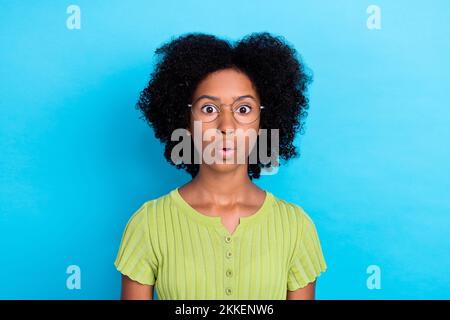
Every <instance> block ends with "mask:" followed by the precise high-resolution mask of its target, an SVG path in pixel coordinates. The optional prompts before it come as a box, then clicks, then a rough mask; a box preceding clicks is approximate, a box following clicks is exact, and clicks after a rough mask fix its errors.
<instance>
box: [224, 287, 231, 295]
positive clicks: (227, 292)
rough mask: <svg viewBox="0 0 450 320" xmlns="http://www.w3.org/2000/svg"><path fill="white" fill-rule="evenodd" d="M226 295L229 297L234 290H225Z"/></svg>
mask: <svg viewBox="0 0 450 320" xmlns="http://www.w3.org/2000/svg"><path fill="white" fill-rule="evenodd" d="M225 293H226V294H227V295H231V294H232V293H233V290H231V288H226V289H225Z"/></svg>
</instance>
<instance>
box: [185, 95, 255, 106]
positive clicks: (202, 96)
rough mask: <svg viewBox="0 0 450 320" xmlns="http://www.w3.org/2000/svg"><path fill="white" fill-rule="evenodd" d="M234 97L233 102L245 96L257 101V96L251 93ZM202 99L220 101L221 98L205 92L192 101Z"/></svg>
mask: <svg viewBox="0 0 450 320" xmlns="http://www.w3.org/2000/svg"><path fill="white" fill-rule="evenodd" d="M232 98H233V99H234V100H233V103H234V102H236V101H238V100H242V99H245V98H250V99H253V100H255V101H256V98H255V97H254V96H252V95H251V94H246V95H243V96H238V97H232ZM201 99H210V100H214V101H220V98H219V97H215V96H210V95H208V94H204V95H201V96H200V97H198V98H197V99H195V100H194V101H193V102H192V104H194V103H196V102H197V101H199V100H201Z"/></svg>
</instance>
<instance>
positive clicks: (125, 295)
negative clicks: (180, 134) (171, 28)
mask: <svg viewBox="0 0 450 320" xmlns="http://www.w3.org/2000/svg"><path fill="white" fill-rule="evenodd" d="M156 54H157V55H158V57H159V60H158V62H157V64H156V68H155V71H154V72H153V73H152V76H151V80H150V81H149V83H148V86H147V87H146V88H145V89H144V90H143V91H142V93H141V95H140V99H139V101H138V103H137V108H139V110H141V111H142V114H143V117H144V118H145V120H146V121H147V122H148V123H149V125H150V126H151V127H153V129H154V132H155V136H156V137H157V138H158V139H159V140H161V141H162V142H163V143H164V144H165V157H166V159H167V160H168V161H169V162H170V163H172V164H173V165H175V166H176V167H177V168H180V169H184V170H186V171H187V172H188V173H189V174H190V175H191V176H192V180H191V181H190V182H188V183H186V184H185V185H183V186H181V187H178V188H176V189H173V190H171V191H170V192H169V193H167V194H165V195H163V196H161V197H159V198H156V199H153V200H149V201H147V202H145V203H144V204H142V206H141V207H140V208H139V209H138V210H137V211H136V212H135V213H134V214H133V215H132V217H131V218H130V219H129V221H128V224H127V226H126V228H125V231H124V234H123V236H122V241H121V245H120V248H119V252H118V255H117V258H116V261H115V263H114V264H115V266H116V268H117V269H118V270H119V271H120V272H121V273H122V299H152V297H153V289H154V288H156V293H157V296H158V299H314V298H315V283H316V278H317V277H318V276H319V275H320V274H321V272H324V271H325V270H326V264H325V260H324V257H323V254H322V250H321V246H320V242H319V238H318V235H317V232H316V228H315V226H314V223H313V221H312V220H311V219H310V217H309V216H308V215H307V214H306V213H305V212H304V211H303V209H302V208H301V207H300V206H298V205H296V204H294V203H290V202H287V201H284V200H282V199H280V198H278V197H276V196H275V195H274V194H272V193H271V192H269V191H264V190H262V189H261V188H259V187H258V186H257V185H255V184H254V183H253V179H257V178H259V177H260V174H261V170H262V169H265V167H270V166H273V165H274V164H276V161H273V159H272V161H271V162H269V163H267V162H263V161H261V158H262V156H261V154H258V153H256V155H257V156H256V158H254V157H253V158H252V157H251V156H250V155H254V154H255V153H253V152H254V151H255V150H258V149H260V148H262V149H265V150H264V152H267V153H268V154H273V153H274V151H275V154H276V155H277V156H279V157H280V158H281V159H283V160H285V161H287V160H289V159H290V158H293V157H295V156H297V155H298V152H297V149H296V147H295V146H294V145H293V141H294V137H295V134H296V133H297V132H298V131H302V129H303V119H304V117H305V116H306V114H307V113H306V109H307V108H308V98H307V97H306V91H307V85H308V84H309V83H310V81H311V76H310V75H308V74H307V73H306V72H305V70H304V69H305V68H304V66H303V64H302V63H301V62H300V60H299V58H298V57H297V56H296V51H295V49H293V48H292V47H291V46H289V45H288V44H286V42H285V41H283V39H282V38H281V37H275V36H272V35H270V34H269V33H266V32H264V33H255V34H251V35H249V36H247V37H244V38H243V39H242V40H240V41H238V42H237V43H234V44H232V43H231V42H230V41H226V40H222V39H218V38H217V37H215V36H212V35H207V34H200V33H191V34H187V35H183V36H181V37H178V38H176V39H173V40H172V41H170V42H168V43H166V44H164V45H163V46H162V47H160V48H159V49H157V51H156ZM180 128H184V129H186V132H187V136H188V137H190V138H189V139H190V140H189V141H192V142H193V143H191V144H189V147H188V148H186V147H185V148H182V149H181V151H182V152H180V153H179V156H180V157H179V158H177V157H174V150H175V149H176V148H175V147H176V146H177V145H178V146H179V143H180V142H179V140H176V139H175V140H174V139H173V133H174V132H175V131H176V130H177V129H180ZM262 130H268V131H270V133H268V134H267V136H266V137H268V136H270V137H272V135H271V132H275V131H276V132H277V133H278V137H277V136H276V135H274V137H275V138H273V139H270V142H269V143H268V144H269V146H267V144H264V143H263V142H264V141H263V140H264V139H262V136H261V135H260V134H259V132H262ZM211 131H213V132H215V133H216V135H213V136H211V135H210V137H209V139H208V138H207V133H210V132H211ZM249 132H256V133H257V136H256V142H255V139H252V136H251V134H248V133H249ZM239 139H243V140H240V141H244V143H243V144H242V142H241V143H239V142H238V140H239ZM212 147H213V148H212ZM275 149H276V150H275ZM206 151H210V152H206ZM267 153H266V155H267ZM196 157H197V158H196ZM238 157H243V159H244V161H238V160H237V159H238ZM180 158H182V161H179V160H180ZM199 158H200V161H196V160H199ZM207 158H210V159H207ZM211 158H212V160H213V161H206V160H211ZM241 159H242V158H241ZM251 159H253V160H255V159H256V161H250V160H251ZM219 160H224V161H219Z"/></svg>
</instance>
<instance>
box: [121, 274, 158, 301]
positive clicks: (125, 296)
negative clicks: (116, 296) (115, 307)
mask: <svg viewBox="0 0 450 320" xmlns="http://www.w3.org/2000/svg"><path fill="white" fill-rule="evenodd" d="M121 300H153V286H149V285H145V284H141V283H139V282H137V281H134V280H131V279H130V278H129V277H127V276H126V275H122V294H121Z"/></svg>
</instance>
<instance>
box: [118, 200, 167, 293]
mask: <svg viewBox="0 0 450 320" xmlns="http://www.w3.org/2000/svg"><path fill="white" fill-rule="evenodd" d="M147 214H148V206H147V203H145V204H143V205H142V206H141V207H140V208H139V210H137V211H136V212H135V213H134V214H133V215H132V216H131V218H130V219H129V220H128V223H127V225H126V227H125V231H124V232H123V235H122V240H121V243H120V247H119V251H118V253H117V257H116V260H115V262H114V265H115V267H116V268H117V270H118V271H120V272H121V273H122V274H124V275H126V276H128V277H129V278H130V279H132V280H134V281H137V282H139V283H141V284H146V285H154V284H155V281H156V274H157V268H158V263H157V258H156V255H155V253H154V250H153V248H152V245H151V243H150V234H149V225H148V216H147Z"/></svg>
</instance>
